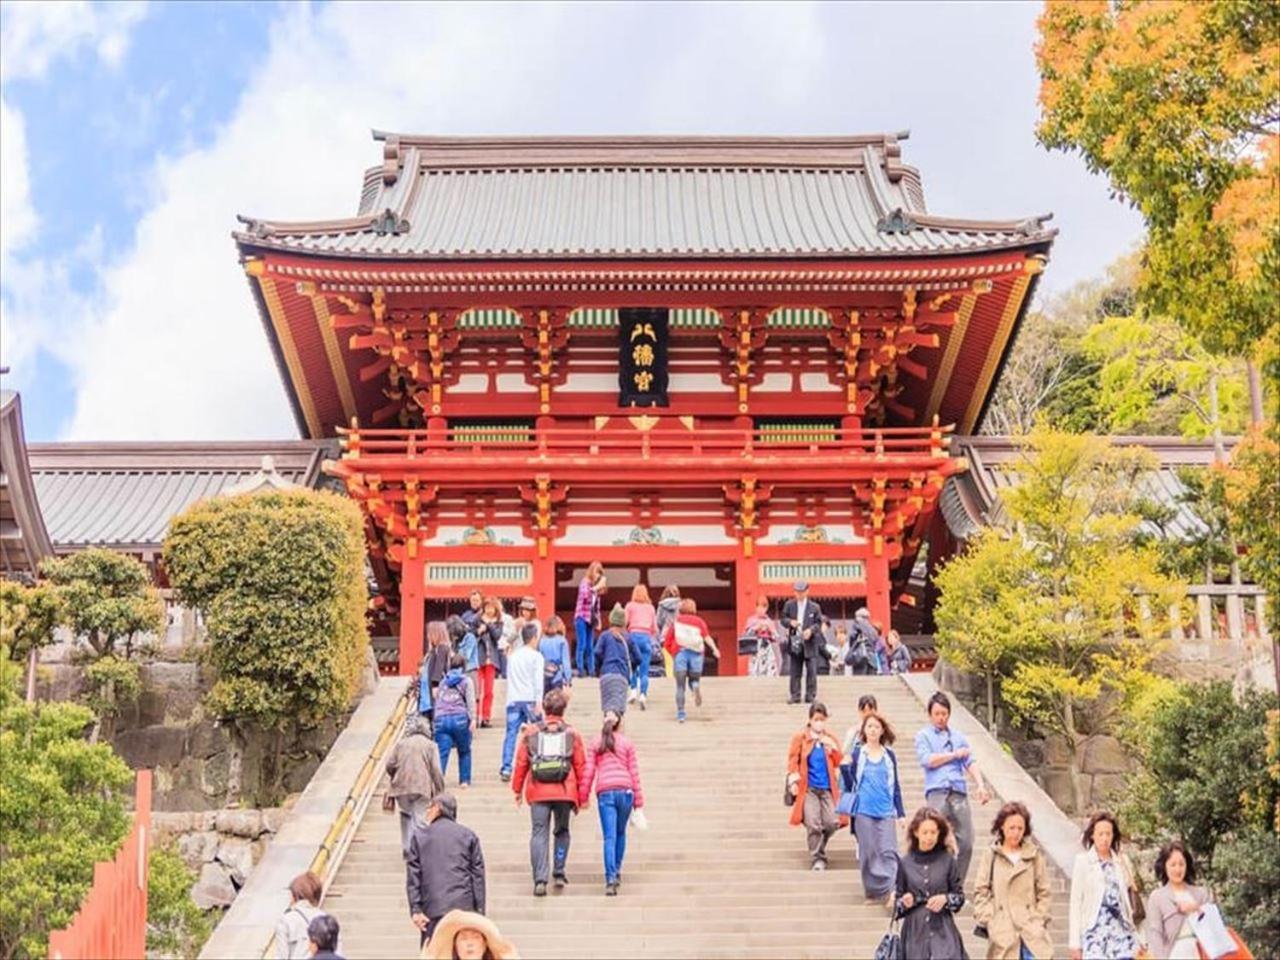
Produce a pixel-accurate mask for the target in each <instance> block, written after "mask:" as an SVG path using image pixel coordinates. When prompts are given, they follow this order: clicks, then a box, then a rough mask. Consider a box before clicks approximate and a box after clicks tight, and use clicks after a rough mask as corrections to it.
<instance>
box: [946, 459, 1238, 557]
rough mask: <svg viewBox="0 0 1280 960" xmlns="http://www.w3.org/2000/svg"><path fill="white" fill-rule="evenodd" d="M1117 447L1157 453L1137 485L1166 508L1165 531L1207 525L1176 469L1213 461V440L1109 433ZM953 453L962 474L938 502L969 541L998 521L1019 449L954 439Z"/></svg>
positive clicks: (1198, 530) (1014, 478)
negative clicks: (964, 466) (963, 466)
mask: <svg viewBox="0 0 1280 960" xmlns="http://www.w3.org/2000/svg"><path fill="white" fill-rule="evenodd" d="M1112 442H1113V443H1115V444H1117V445H1120V446H1140V447H1145V448H1146V449H1147V450H1149V451H1151V453H1153V454H1154V455H1155V458H1156V461H1157V464H1158V465H1157V467H1156V469H1155V470H1153V471H1151V472H1150V473H1148V474H1145V475H1143V476H1142V477H1141V478H1140V480H1139V484H1140V485H1141V492H1142V493H1143V495H1144V496H1146V497H1147V498H1149V499H1150V500H1152V501H1153V502H1154V503H1156V504H1158V505H1159V506H1160V507H1162V508H1163V509H1164V510H1167V511H1168V512H1169V516H1170V519H1169V521H1168V523H1167V524H1165V525H1164V529H1163V531H1161V530H1158V529H1156V528H1155V527H1154V526H1152V525H1149V526H1150V531H1149V532H1151V533H1152V534H1159V533H1161V532H1163V533H1164V535H1166V536H1169V537H1175V538H1178V539H1188V540H1189V539H1193V538H1194V537H1197V536H1201V535H1203V534H1204V533H1206V532H1207V531H1208V529H1209V528H1208V526H1207V525H1206V524H1205V522H1204V521H1203V520H1202V519H1200V517H1199V516H1197V515H1196V513H1195V512H1194V511H1193V510H1192V509H1191V508H1190V506H1189V505H1188V504H1187V503H1186V494H1187V486H1186V484H1185V483H1183V481H1182V478H1181V476H1179V471H1180V470H1181V469H1183V468H1185V467H1207V466H1209V465H1210V464H1212V463H1213V456H1214V453H1213V444H1212V443H1210V442H1208V441H1188V440H1183V439H1181V438H1180V437H1113V438H1112ZM951 452H952V453H953V454H954V455H956V456H962V457H964V458H965V459H967V460H968V461H969V469H968V470H967V471H966V472H965V473H961V474H957V475H956V476H953V477H950V478H948V480H947V482H946V485H945V486H944V487H943V488H942V495H941V497H940V498H939V505H940V507H941V510H942V514H943V516H944V517H945V518H946V521H947V526H948V528H949V529H950V530H951V533H952V535H953V536H955V537H957V538H959V539H961V540H967V539H968V538H970V537H972V536H973V535H974V534H975V533H977V532H978V531H979V530H980V529H982V528H983V527H984V526H989V525H991V524H996V523H1001V522H1002V517H1003V513H1002V511H1003V507H1002V505H1001V503H1000V492H1001V491H1002V490H1006V489H1008V488H1009V487H1011V486H1013V485H1015V484H1016V483H1017V482H1018V475H1017V469H1016V468H1017V464H1018V461H1019V460H1020V459H1021V457H1022V455H1023V450H1022V447H1021V446H1020V445H1019V444H1018V441H1017V440H1016V439H1015V438H1013V437H955V438H954V439H953V440H952V441H951Z"/></svg>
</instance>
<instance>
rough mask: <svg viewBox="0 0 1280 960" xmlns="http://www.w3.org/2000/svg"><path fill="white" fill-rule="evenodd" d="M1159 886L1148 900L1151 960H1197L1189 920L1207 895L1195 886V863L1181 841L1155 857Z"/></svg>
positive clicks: (1148, 938)
mask: <svg viewBox="0 0 1280 960" xmlns="http://www.w3.org/2000/svg"><path fill="white" fill-rule="evenodd" d="M1156 879H1157V880H1159V881H1160V886H1158V887H1156V889H1154V890H1152V891H1151V896H1150V897H1149V898H1147V945H1148V947H1149V952H1150V954H1151V956H1152V957H1153V958H1154V960H1198V958H1199V957H1200V949H1199V947H1197V946H1196V933H1195V931H1194V930H1193V929H1192V928H1191V918H1192V917H1193V916H1195V915H1196V913H1197V912H1198V911H1199V910H1200V908H1201V907H1203V906H1204V905H1205V902H1206V901H1208V899H1209V891H1208V890H1206V889H1205V888H1204V887H1197V886H1196V862H1195V860H1194V859H1193V858H1192V856H1191V851H1190V850H1188V849H1187V847H1186V844H1184V843H1183V842H1182V841H1181V840H1173V841H1171V842H1169V843H1166V844H1165V845H1164V846H1163V847H1161V848H1160V855H1159V856H1157V857H1156Z"/></svg>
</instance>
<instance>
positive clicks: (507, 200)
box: [235, 132, 1056, 260]
mask: <svg viewBox="0 0 1280 960" xmlns="http://www.w3.org/2000/svg"><path fill="white" fill-rule="evenodd" d="M905 136H906V133H905V132H904V133H898V134H892V133H883V134H872V135H866V136H847V137H435V136H410V135H405V134H396V133H380V132H375V133H374V137H375V139H377V140H380V141H382V143H383V162H382V164H381V165H379V166H377V167H373V168H371V169H369V170H368V171H366V173H365V178H364V188H363V191H362V193H361V197H360V205H359V210H358V213H357V215H356V216H354V217H348V218H344V219H338V220H325V221H312V222H286V221H274V220H266V219H257V218H241V219H242V221H243V222H244V223H245V225H246V229H245V230H243V231H241V232H239V233H237V234H236V235H235V236H236V239H237V241H239V243H240V244H241V246H242V247H249V248H271V249H277V250H291V251H297V252H300V253H307V254H313V255H322V256H333V257H342V258H370V259H380V260H395V259H465V260H489V259H502V260H510V259H522V258H523V259H565V258H593V259H594V258H606V259H607V258H645V257H663V258H700V257H701V258H711V257H734V258H740V257H762V258H763V257H769V258H778V257H797V258H803V257H892V256H897V257H902V256H920V255H939V254H941V255H945V254H958V253H973V252H981V251H988V250H1000V249H1007V248H1013V247H1026V246H1028V245H1029V244H1034V243H1037V242H1044V243H1048V241H1050V240H1051V239H1052V237H1053V236H1054V233H1055V232H1056V231H1053V230H1049V229H1047V228H1046V227H1045V225H1044V220H1046V219H1047V215H1046V216H1039V217H1030V218H1024V219H1015V220H1005V221H994V220H993V221H981V220H960V219H951V218H946V217H938V216H934V215H931V214H929V213H927V212H926V209H925V202H924V191H923V187H922V185H921V182H920V175H919V173H918V172H917V171H916V169H915V168H914V167H910V166H907V165H906V164H903V163H902V161H901V147H900V145H899V140H900V139H902V138H904V137H905Z"/></svg>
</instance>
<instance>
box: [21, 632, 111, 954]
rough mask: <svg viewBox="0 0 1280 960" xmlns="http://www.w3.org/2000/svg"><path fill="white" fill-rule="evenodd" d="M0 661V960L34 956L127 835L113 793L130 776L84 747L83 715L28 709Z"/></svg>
mask: <svg viewBox="0 0 1280 960" xmlns="http://www.w3.org/2000/svg"><path fill="white" fill-rule="evenodd" d="M14 669H15V668H13V667H12V666H11V665H10V664H9V663H8V653H7V651H5V652H4V656H3V657H0V673H4V674H5V676H2V677H0V958H4V960H8V958H11V957H43V956H45V955H46V953H47V951H48V939H49V932H50V931H51V930H57V929H60V928H61V927H64V926H66V925H67V924H68V923H69V922H70V920H71V918H72V916H73V915H74V914H75V912H76V911H77V910H78V909H79V908H80V904H81V902H82V901H83V900H84V897H85V895H86V893H88V891H89V888H90V886H91V885H92V883H93V865H94V863H95V862H96V861H99V860H109V859H111V858H112V857H114V856H115V853H116V849H117V848H118V847H119V844H120V841H121V840H122V839H123V837H124V835H125V834H126V833H127V832H128V828H129V817H128V815H127V814H126V813H125V809H124V803H123V800H122V791H123V790H125V788H126V787H127V785H128V784H129V783H130V782H131V781H132V779H133V775H132V773H131V772H130V770H129V768H128V767H127V766H126V765H125V763H124V761H123V760H121V759H120V758H119V757H117V756H116V755H115V753H114V752H112V750H111V747H110V746H108V745H107V744H105V743H103V744H94V743H90V742H88V741H87V740H86V737H85V731H86V730H87V729H88V728H89V726H90V724H91V723H92V722H93V715H92V714H91V713H90V711H89V710H88V709H87V708H85V707H83V706H80V705H79V704H72V703H54V704H40V705H35V704H29V703H25V702H23V701H22V699H21V698H20V697H19V696H18V695H17V693H16V690H15V687H16V683H15V681H16V677H13V676H11V675H10V673H11V671H13V670H14Z"/></svg>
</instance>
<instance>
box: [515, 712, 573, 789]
mask: <svg viewBox="0 0 1280 960" xmlns="http://www.w3.org/2000/svg"><path fill="white" fill-rule="evenodd" d="M573 737H574V733H573V731H572V730H570V729H569V728H568V727H561V728H560V729H559V730H548V729H547V725H546V724H545V723H540V724H538V728H537V730H536V731H534V732H533V733H531V734H530V735H529V738H528V740H527V741H526V743H527V744H528V748H529V775H530V776H532V777H533V779H534V780H536V781H537V782H538V783H564V782H565V781H566V780H568V779H569V771H570V770H572V769H573Z"/></svg>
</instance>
